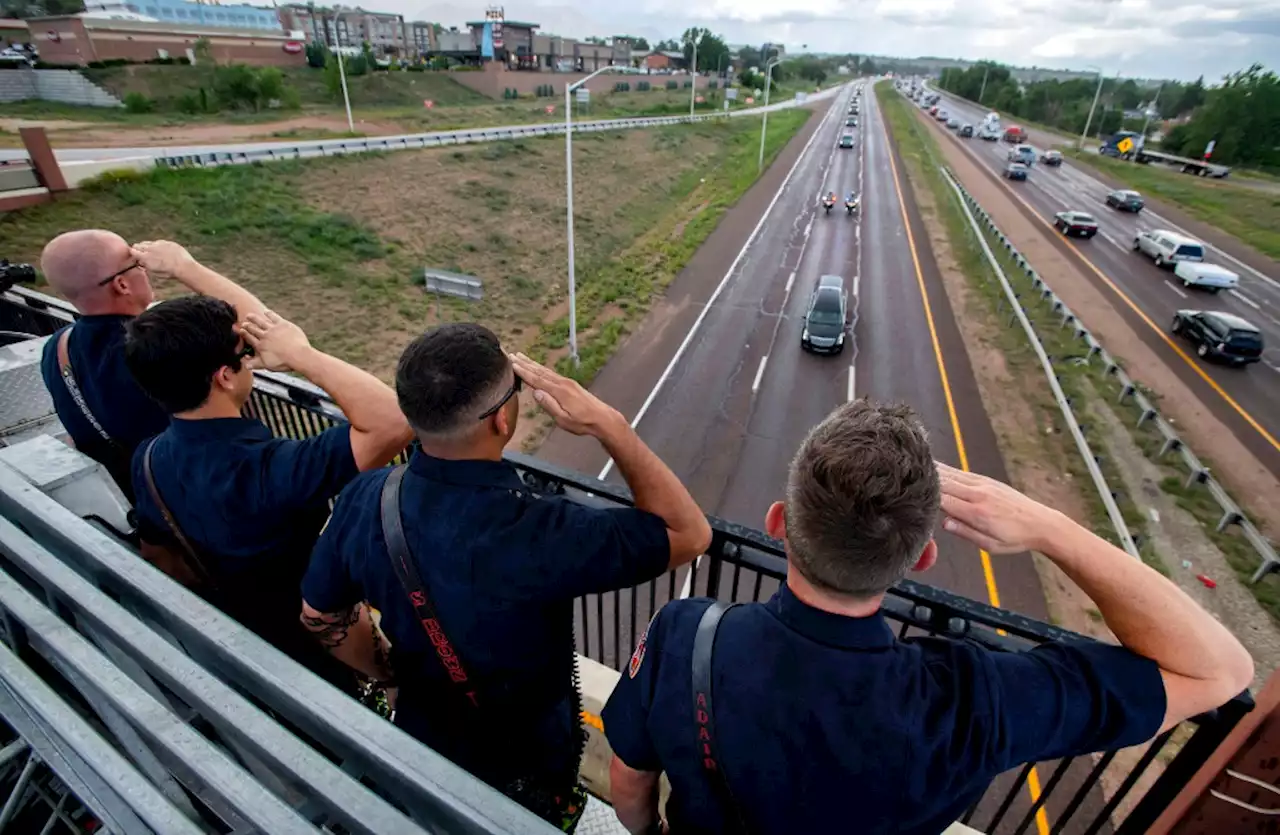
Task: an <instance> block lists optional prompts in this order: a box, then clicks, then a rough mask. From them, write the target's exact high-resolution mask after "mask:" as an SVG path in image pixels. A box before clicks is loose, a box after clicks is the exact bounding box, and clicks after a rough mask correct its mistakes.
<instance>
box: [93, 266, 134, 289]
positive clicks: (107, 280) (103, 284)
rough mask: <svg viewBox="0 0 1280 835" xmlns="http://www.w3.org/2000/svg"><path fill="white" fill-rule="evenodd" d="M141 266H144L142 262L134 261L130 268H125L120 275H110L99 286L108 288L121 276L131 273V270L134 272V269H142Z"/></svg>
mask: <svg viewBox="0 0 1280 835" xmlns="http://www.w3.org/2000/svg"><path fill="white" fill-rule="evenodd" d="M141 266H142V264H141V263H140V262H138V261H134V262H133V263H132V264H130V265H129V266H127V267H125V268H124V269H123V270H121V271H120V272H118V273H112V274H111V275H109V276H107V277H106V278H104V279H102V280H101V281H99V282H98V286H99V287H105V286H107V285H108V284H110V283H111V282H113V281H115V280H116V279H117V278H119V277H120V276H122V275H124V274H125V273H127V272H129V270H134V269H137V268H138V267H141Z"/></svg>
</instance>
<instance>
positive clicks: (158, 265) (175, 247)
mask: <svg viewBox="0 0 1280 835" xmlns="http://www.w3.org/2000/svg"><path fill="white" fill-rule="evenodd" d="M130 250H131V251H132V253H133V257H134V258H136V259H138V263H139V264H140V265H141V266H142V268H143V269H144V270H146V271H147V275H148V276H150V277H151V278H173V279H177V280H178V281H181V280H182V277H183V276H184V275H185V274H186V273H187V271H188V270H190V269H191V267H193V266H195V263H196V259H195V258H193V257H192V256H191V253H190V252H187V248H186V247H184V246H183V245H182V244H176V243H174V242H173V241H143V242H142V243H137V244H134V245H133V246H132V247H130Z"/></svg>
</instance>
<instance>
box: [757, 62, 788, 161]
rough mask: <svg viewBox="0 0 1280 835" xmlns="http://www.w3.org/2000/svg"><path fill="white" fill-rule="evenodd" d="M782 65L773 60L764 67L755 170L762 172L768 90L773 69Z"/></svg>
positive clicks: (767, 114) (767, 126)
mask: <svg viewBox="0 0 1280 835" xmlns="http://www.w3.org/2000/svg"><path fill="white" fill-rule="evenodd" d="M781 63H782V59H781V58H774V59H772V60H771V61H769V63H767V64H765V67H764V113H763V115H762V118H761V120H760V160H759V161H758V162H757V163H756V170H757V171H763V170H764V136H765V134H766V133H768V132H769V88H770V87H771V86H772V85H773V68H774V67H776V66H778V65H779V64H781Z"/></svg>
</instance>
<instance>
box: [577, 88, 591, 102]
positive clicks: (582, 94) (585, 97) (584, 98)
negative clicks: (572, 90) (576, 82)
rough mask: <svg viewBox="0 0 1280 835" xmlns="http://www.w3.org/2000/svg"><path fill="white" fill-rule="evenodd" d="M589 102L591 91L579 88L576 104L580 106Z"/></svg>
mask: <svg viewBox="0 0 1280 835" xmlns="http://www.w3.org/2000/svg"><path fill="white" fill-rule="evenodd" d="M590 101H591V91H590V90H588V89H587V88H586V87H579V88H578V102H579V103H581V104H586V103H587V102H590Z"/></svg>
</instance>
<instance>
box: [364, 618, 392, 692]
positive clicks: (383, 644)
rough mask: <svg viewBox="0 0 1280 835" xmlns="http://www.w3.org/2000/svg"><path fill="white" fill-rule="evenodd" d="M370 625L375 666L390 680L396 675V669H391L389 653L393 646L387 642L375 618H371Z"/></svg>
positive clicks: (382, 675) (383, 677)
mask: <svg viewBox="0 0 1280 835" xmlns="http://www.w3.org/2000/svg"><path fill="white" fill-rule="evenodd" d="M369 626H370V627H371V628H372V629H373V666H374V667H375V668H376V669H377V670H378V674H379V675H380V676H381V678H382V680H383V681H389V680H391V679H393V678H395V675H396V674H395V670H393V669H391V656H390V654H389V650H390V649H391V647H390V646H389V645H388V644H387V639H386V637H385V636H384V635H383V634H382V630H381V629H379V628H378V624H376V623H374V622H373V618H370V619H369Z"/></svg>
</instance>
